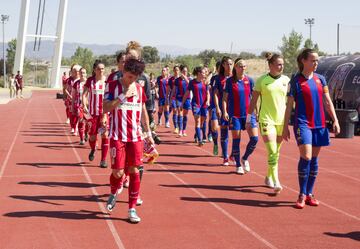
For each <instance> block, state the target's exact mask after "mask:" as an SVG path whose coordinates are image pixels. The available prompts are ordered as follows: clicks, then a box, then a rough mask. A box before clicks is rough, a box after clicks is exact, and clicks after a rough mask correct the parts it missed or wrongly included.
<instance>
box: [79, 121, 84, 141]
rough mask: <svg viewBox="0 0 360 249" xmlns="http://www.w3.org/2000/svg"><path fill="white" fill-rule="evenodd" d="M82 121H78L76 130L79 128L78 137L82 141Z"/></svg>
mask: <svg viewBox="0 0 360 249" xmlns="http://www.w3.org/2000/svg"><path fill="white" fill-rule="evenodd" d="M84 125H85V124H84V121H79V123H78V130H79V137H80V140H81V141H83V140H84Z"/></svg>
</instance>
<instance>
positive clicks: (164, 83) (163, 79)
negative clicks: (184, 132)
mask: <svg viewBox="0 0 360 249" xmlns="http://www.w3.org/2000/svg"><path fill="white" fill-rule="evenodd" d="M167 70H168V69H167V68H166V67H163V69H162V70H161V75H160V76H159V77H158V78H157V80H156V84H157V88H158V92H159V110H158V125H161V116H162V114H163V113H164V116H165V127H166V128H170V123H169V103H168V101H167V100H166V98H167V96H168V95H167V91H166V90H167V89H169V88H168V80H169V79H168V76H167V75H168V71H167Z"/></svg>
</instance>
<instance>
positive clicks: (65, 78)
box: [61, 70, 71, 124]
mask: <svg viewBox="0 0 360 249" xmlns="http://www.w3.org/2000/svg"><path fill="white" fill-rule="evenodd" d="M70 74H71V70H70ZM70 74H69V77H70ZM61 79H62V88H63V100H64V105H65V112H66V121H65V124H70V108H69V103H68V99H67V92H66V90H67V79H68V77H67V76H66V72H64V73H63V76H62V78H61Z"/></svg>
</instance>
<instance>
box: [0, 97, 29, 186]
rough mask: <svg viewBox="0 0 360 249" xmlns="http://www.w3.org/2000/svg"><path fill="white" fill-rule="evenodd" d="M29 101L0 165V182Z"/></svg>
mask: <svg viewBox="0 0 360 249" xmlns="http://www.w3.org/2000/svg"><path fill="white" fill-rule="evenodd" d="M31 101H32V99H30V100H29V101H28V103H27V105H26V107H25V110H24V114H23V116H22V118H21V121H20V123H19V125H18V128H17V129H16V132H15V136H14V138H13V140H12V142H11V145H10V147H9V150H8V152H7V154H6V157H5V159H4V161H3V163H2V165H1V168H0V180H1V178H2V176H3V174H4V171H5V168H6V166H7V163H8V161H9V158H10V155H11V153H12V150H13V148H14V145H15V141H16V139H17V137H18V135H19V131H20V128H21V127H22V125H23V123H24V120H25V116H26V114H27V111H28V110H29V106H30V103H31Z"/></svg>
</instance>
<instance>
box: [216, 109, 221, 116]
mask: <svg viewBox="0 0 360 249" xmlns="http://www.w3.org/2000/svg"><path fill="white" fill-rule="evenodd" d="M216 115H217V117H218V118H221V110H220V108H216Z"/></svg>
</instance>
